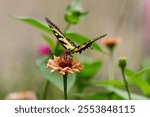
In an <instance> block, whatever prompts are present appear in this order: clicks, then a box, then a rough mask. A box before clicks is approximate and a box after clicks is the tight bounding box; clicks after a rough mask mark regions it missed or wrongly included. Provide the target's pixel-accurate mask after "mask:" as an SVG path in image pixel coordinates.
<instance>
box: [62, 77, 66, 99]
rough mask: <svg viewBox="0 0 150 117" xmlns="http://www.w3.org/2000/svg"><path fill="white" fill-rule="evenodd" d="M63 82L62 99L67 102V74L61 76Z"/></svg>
mask: <svg viewBox="0 0 150 117" xmlns="http://www.w3.org/2000/svg"><path fill="white" fill-rule="evenodd" d="M63 81H64V99H65V100H67V74H65V75H63Z"/></svg>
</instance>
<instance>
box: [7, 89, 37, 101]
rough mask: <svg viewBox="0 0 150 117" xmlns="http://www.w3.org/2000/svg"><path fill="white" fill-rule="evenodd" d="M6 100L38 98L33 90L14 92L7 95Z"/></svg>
mask: <svg viewBox="0 0 150 117" xmlns="http://www.w3.org/2000/svg"><path fill="white" fill-rule="evenodd" d="M5 99H6V100H36V94H35V92H33V91H21V92H13V93H10V94H8V95H7V96H6V97H5Z"/></svg>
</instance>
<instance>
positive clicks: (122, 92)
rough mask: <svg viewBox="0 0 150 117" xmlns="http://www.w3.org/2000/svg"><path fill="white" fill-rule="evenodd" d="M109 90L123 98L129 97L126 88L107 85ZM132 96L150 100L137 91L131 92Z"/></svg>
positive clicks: (134, 98)
mask: <svg viewBox="0 0 150 117" xmlns="http://www.w3.org/2000/svg"><path fill="white" fill-rule="evenodd" d="M107 90H109V91H113V92H114V93H116V94H118V95H119V96H121V97H122V98H124V99H126V100H128V99H129V97H128V95H127V92H126V91H124V90H120V89H118V88H114V87H107ZM131 98H132V100H149V98H147V97H145V96H142V95H138V94H135V93H131Z"/></svg>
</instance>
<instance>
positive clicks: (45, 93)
mask: <svg viewBox="0 0 150 117" xmlns="http://www.w3.org/2000/svg"><path fill="white" fill-rule="evenodd" d="M48 86H49V81H48V80H46V84H45V87H44V92H43V97H42V100H45V99H46V95H47V91H48Z"/></svg>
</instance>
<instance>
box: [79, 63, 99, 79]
mask: <svg viewBox="0 0 150 117" xmlns="http://www.w3.org/2000/svg"><path fill="white" fill-rule="evenodd" d="M101 64H102V62H101V61H94V62H92V63H85V64H84V69H83V70H81V71H80V72H79V73H77V76H78V77H80V78H84V79H86V80H88V79H91V78H92V77H94V75H95V74H96V73H97V71H98V70H99V68H100V67H101Z"/></svg>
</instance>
